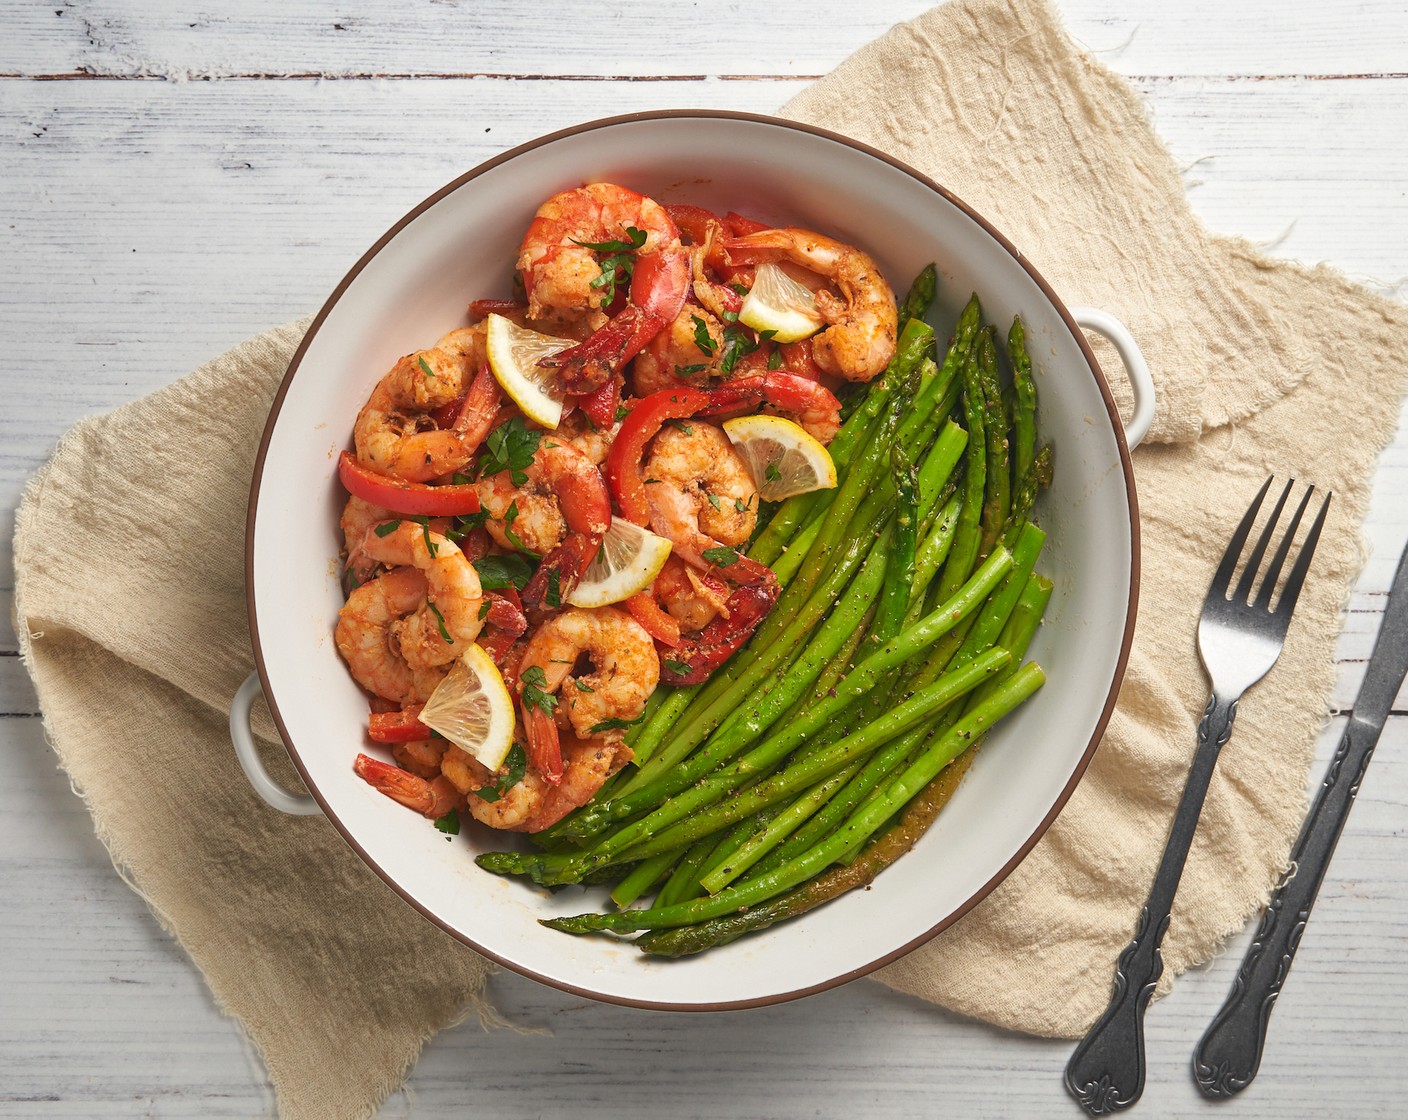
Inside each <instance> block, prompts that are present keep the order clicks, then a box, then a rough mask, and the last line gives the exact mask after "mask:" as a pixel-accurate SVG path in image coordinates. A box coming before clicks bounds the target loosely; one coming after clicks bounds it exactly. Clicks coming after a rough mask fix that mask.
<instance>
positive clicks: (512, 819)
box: [442, 735, 631, 832]
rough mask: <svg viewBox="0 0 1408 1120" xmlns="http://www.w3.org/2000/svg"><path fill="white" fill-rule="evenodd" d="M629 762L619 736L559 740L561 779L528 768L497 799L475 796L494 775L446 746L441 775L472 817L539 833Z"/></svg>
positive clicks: (627, 750)
mask: <svg viewBox="0 0 1408 1120" xmlns="http://www.w3.org/2000/svg"><path fill="white" fill-rule="evenodd" d="M630 760H631V749H630V748H629V747H627V746H626V744H625V743H623V742H621V741H620V740H619V739H610V740H605V741H603V740H600V739H594V740H585V739H577V738H574V737H573V736H570V735H565V736H563V740H562V761H563V770H562V780H561V781H559V782H558V783H557V784H556V785H552V784H551V783H549V782H548V781H547V780H546V779H544V778H543V777H542V775H540V774H536V773H534V772H533V771H532V770H529V771H528V772H527V773H526V774H524V775H523V778H522V780H520V781H519V782H517V783H516V784H514V785H512V786H510V787H509V788H508V789H507V790H505V791H504V793H503V794H501V795H500V796H499V797H498V798H497V799H495V800H492V801H490V800H488V799H486V798H481V797H479V796H478V793H477V791H478V790H481V789H483V788H484V787H485V786H486V785H488V784H489V783H490V782H491V781H492V780H493V775H491V774H490V773H489V771H488V770H486V769H485V768H484V767H483V766H481V765H480V764H479V763H478V762H476V761H475V760H474V759H473V758H472V757H470V755H468V754H467V753H466V752H464V751H462V750H460V749H459V747H455V746H451V747H450V748H449V750H447V751H446V752H445V760H444V762H443V763H442V770H443V773H444V776H445V777H446V778H447V779H449V781H450V782H451V784H452V785H454V786H455V788H456V789H457V790H458V791H459V792H460V793H462V794H464V795H465V800H466V801H467V802H468V805H469V811H470V813H472V814H473V816H474V819H475V820H477V821H479V822H480V823H481V824H486V825H488V826H489V827H490V828H498V829H503V830H505V831H507V832H541V831H542V830H543V829H545V828H547V827H549V826H550V825H554V824H556V823H557V822H558V821H560V820H561V819H562V818H563V817H565V816H566V815H567V814H568V813H570V812H571V811H572V810H573V809H575V808H577V807H578V806H579V805H585V804H586V803H587V802H588V801H590V800H591V799H592V797H593V796H594V795H595V794H596V791H597V790H599V789H600V788H601V786H602V783H603V782H605V781H606V779H607V778H609V777H610V776H611V775H612V774H614V773H616V771H617V770H619V769H621V767H622V766H624V765H625V764H626V763H627V762H629V761H630Z"/></svg>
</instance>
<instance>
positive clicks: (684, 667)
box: [661, 657, 690, 674]
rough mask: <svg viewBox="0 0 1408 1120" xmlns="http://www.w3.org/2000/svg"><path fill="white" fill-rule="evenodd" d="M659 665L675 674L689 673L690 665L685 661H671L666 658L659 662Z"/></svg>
mask: <svg viewBox="0 0 1408 1120" xmlns="http://www.w3.org/2000/svg"><path fill="white" fill-rule="evenodd" d="M661 664H662V665H664V666H665V668H667V669H668V670H670V672H672V673H675V674H682V673H688V672H689V671H690V665H689V662H687V661H673V660H671V659H670V658H668V657H667V658H665V659H664V660H663V661H661Z"/></svg>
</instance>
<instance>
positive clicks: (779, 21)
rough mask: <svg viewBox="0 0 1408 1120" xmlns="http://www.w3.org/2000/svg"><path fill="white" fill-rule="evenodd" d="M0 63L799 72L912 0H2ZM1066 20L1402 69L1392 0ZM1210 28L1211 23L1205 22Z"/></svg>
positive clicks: (1231, 50) (158, 69) (1188, 51)
mask: <svg viewBox="0 0 1408 1120" xmlns="http://www.w3.org/2000/svg"><path fill="white" fill-rule="evenodd" d="M8 6H9V7H10V8H12V9H14V11H13V13H12V14H11V15H9V16H7V19H6V26H7V27H8V28H9V29H10V31H11V33H10V34H9V35H7V36H6V37H5V40H4V42H3V43H0V74H17V75H34V74H46V75H100V76H113V77H145V78H162V79H172V80H177V81H185V80H208V79H212V78H219V77H222V76H230V75H235V76H250V75H274V76H277V75H301V76H330V77H345V76H358V75H359V76H369V75H429V76H440V75H447V74H497V75H504V74H520V75H525V74H526V75H543V74H547V75H562V74H577V75H582V76H584V77H590V78H600V77H627V78H638V77H654V76H658V75H661V74H669V75H674V76H688V75H701V76H702V75H712V76H726V75H756V76H772V77H775V76H782V75H787V76H817V75H820V74H825V73H827V72H828V71H829V70H831V69H832V67H834V66H835V65H836V64H837V63H839V62H840V61H841V60H842V59H844V58H845V57H846V56H847V55H849V54H850V53H851V52H852V51H854V50H855V49H856V48H857V47H858V46H860V45H861V44H863V43H866V42H869V41H870V40H872V39H874V38H876V37H878V36H879V35H881V34H883V33H884V32H885V31H886V30H887V29H888V28H889V27H890V26H892V25H893V24H895V23H897V22H900V21H901V20H906V19H911V18H913V17H914V16H916V15H918V14H920V13H921V12H923V11H925V10H926V9H927V8H929V7H930V6H931V4H930V3H929V0H872V2H870V3H867V4H860V5H857V4H853V3H847V2H842V0H820V2H815V0H814V2H813V3H810V4H808V5H807V6H806V10H805V12H804V13H802V14H799V11H798V8H797V7H795V6H792V5H787V4H760V5H754V6H753V7H751V8H750V9H749V10H748V12H747V15H746V18H740V16H739V14H738V13H737V12H733V11H730V12H728V13H727V14H725V15H723V16H722V17H720V18H715V19H713V20H710V19H709V18H708V16H707V15H706V14H705V11H706V10H705V9H701V8H700V6H699V5H698V4H696V3H693V2H692V0H651V2H650V3H644V2H642V0H634V2H628V3H622V2H620V0H580V2H578V3H575V4H572V5H570V6H566V5H562V6H558V7H557V8H555V9H550V11H549V15H548V16H547V18H535V19H534V20H533V21H532V22H531V23H528V22H526V21H525V20H524V19H523V14H522V10H521V9H520V8H519V7H518V6H515V5H508V4H483V3H478V4H464V3H459V2H457V0H441V2H433V3H430V4H416V5H409V4H405V3H403V2H400V0H375V2H365V0H364V2H362V3H359V4H357V5H356V6H355V10H354V9H353V8H352V6H350V5H343V6H341V7H336V8H330V7H329V6H328V5H326V4H323V3H319V2H318V0H289V2H285V3H280V4H277V5H261V6H258V7H253V6H251V7H248V8H246V9H241V7H240V6H237V5H215V4H202V5H197V6H192V5H190V4H188V3H178V2H176V0H156V2H151V0H148V2H146V3H134V2H132V0H125V2H123V0H55V2H54V3H52V4H16V3H14V2H13V0H11V2H10V3H9V5H8ZM1057 7H1058V9H1059V10H1060V12H1061V14H1062V16H1063V18H1064V20H1065V22H1066V26H1067V28H1068V30H1069V31H1070V33H1071V35H1072V36H1074V38H1075V39H1076V40H1077V41H1079V42H1081V43H1083V44H1085V45H1086V46H1087V47H1089V48H1090V49H1091V50H1092V51H1094V52H1096V53H1097V55H1098V56H1099V57H1100V58H1101V59H1102V60H1103V61H1104V62H1106V63H1107V64H1108V65H1111V66H1113V67H1115V68H1116V69H1118V70H1121V71H1122V72H1124V73H1128V74H1143V75H1167V76H1180V75H1189V74H1213V75H1226V74H1256V75H1288V74H1316V75H1327V76H1332V75H1342V74H1381V73H1401V72H1403V71H1404V70H1408V65H1405V59H1404V55H1403V49H1402V48H1403V40H1402V37H1401V35H1399V36H1395V35H1394V34H1393V32H1394V31H1395V29H1397V30H1401V22H1400V21H1401V18H1402V8H1401V5H1400V4H1398V3H1396V2H1395V0H1358V2H1357V3H1355V4H1353V5H1352V6H1347V5H1339V6H1335V5H1321V6H1317V7H1309V6H1307V7H1306V8H1305V9H1303V10H1300V11H1299V12H1298V13H1297V15H1296V17H1295V18H1288V17H1287V14H1286V10H1285V5H1284V4H1281V3H1276V2H1274V0H1250V2H1247V3H1243V4H1226V3H1223V2H1221V0H1193V2H1184V3H1181V4H1166V3H1160V2H1159V0H1131V2H1129V3H1126V4H1122V5H1119V6H1118V8H1119V10H1118V11H1117V12H1112V11H1111V7H1112V5H1110V4H1109V3H1108V0H1059V2H1058V3H1057ZM1212 27H1216V29H1217V30H1216V32H1215V33H1212V32H1210V30H1209V29H1210V28H1212Z"/></svg>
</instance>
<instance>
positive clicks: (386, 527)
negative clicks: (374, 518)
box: [372, 518, 401, 537]
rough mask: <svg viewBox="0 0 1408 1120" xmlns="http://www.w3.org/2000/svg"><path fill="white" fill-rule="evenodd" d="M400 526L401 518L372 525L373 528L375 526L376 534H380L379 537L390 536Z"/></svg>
mask: <svg viewBox="0 0 1408 1120" xmlns="http://www.w3.org/2000/svg"><path fill="white" fill-rule="evenodd" d="M400 527H401V520H400V518H397V519H396V520H395V521H383V522H382V523H381V524H380V525H374V526H372V528H373V530H374V531H375V533H376V535H377V536H379V537H389V536H390V535H391V534H392V533H394V532H395V531H396V530H397V529H399V528H400Z"/></svg>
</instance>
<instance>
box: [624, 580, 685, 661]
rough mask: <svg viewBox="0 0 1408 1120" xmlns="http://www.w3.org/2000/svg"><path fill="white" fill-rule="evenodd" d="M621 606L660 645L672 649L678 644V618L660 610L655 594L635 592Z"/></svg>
mask: <svg viewBox="0 0 1408 1120" xmlns="http://www.w3.org/2000/svg"><path fill="white" fill-rule="evenodd" d="M621 606H623V607H625V608H626V610H627V611H628V612H629V613H630V616H631V617H632V618H634V619H635V620H636V621H637V622H639V623H640V628H641V629H642V630H644V631H645V632H646V633H647V634H649V635H650V636H651V637H652V638H654V639H655V640H656V641H657V642H659V643H660V644H661V645H664V646H669V647H670V648H672V649H673V648H674V647H675V646H677V645H679V644H680V624H679V620H678V619H677V618H675V616H674V615H672V614H670V613H669V612H668V611H663V610H661V609H660V604H659V603H657V602H656V601H655V596H654V595H652V594H651V593H650V592H649V591H640V592H637V593H636V594H635V595H632V596H631V597H630V598H629V599H627V600H625V601H624V602H623V603H622V604H621Z"/></svg>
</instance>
